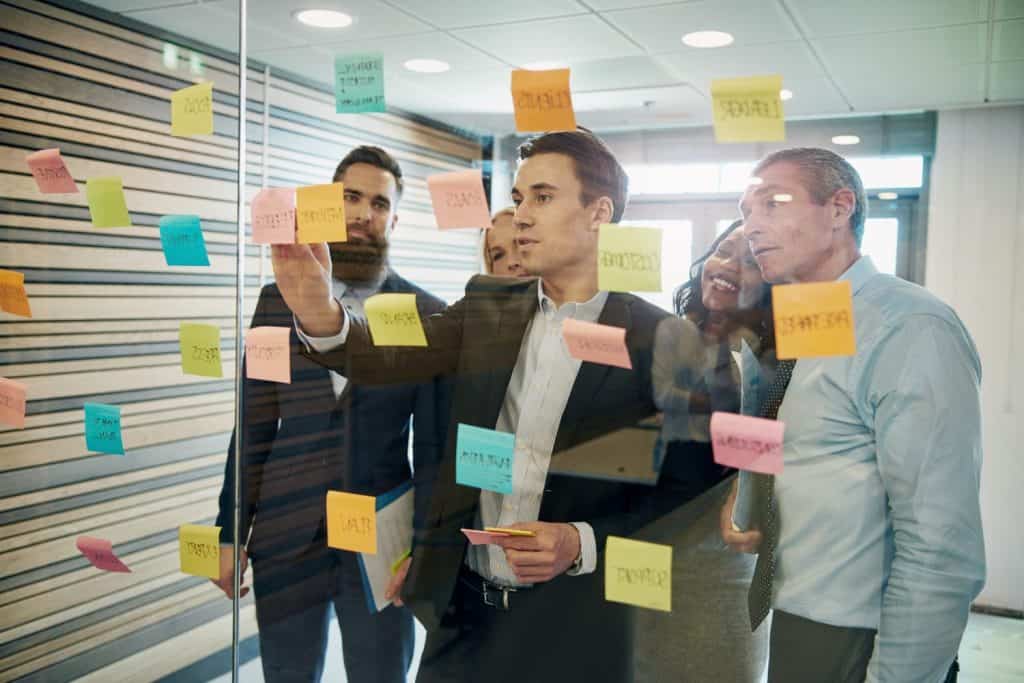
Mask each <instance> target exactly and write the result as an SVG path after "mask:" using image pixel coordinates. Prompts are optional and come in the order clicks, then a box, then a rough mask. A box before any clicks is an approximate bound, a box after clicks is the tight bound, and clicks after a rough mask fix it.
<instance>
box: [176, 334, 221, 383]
mask: <svg viewBox="0 0 1024 683" xmlns="http://www.w3.org/2000/svg"><path fill="white" fill-rule="evenodd" d="M178 340H179V342H180V343H181V370H182V372H184V373H185V374H186V375H200V376H202V377H223V376H224V370H223V368H221V364H220V328H219V327H217V326H216V325H205V324H203V323H181V325H180V326H179V328H178Z"/></svg>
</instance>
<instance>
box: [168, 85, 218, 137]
mask: <svg viewBox="0 0 1024 683" xmlns="http://www.w3.org/2000/svg"><path fill="white" fill-rule="evenodd" d="M212 133H213V83H209V82H207V83H199V84H198V85H191V86H189V87H187V88H182V89H181V90H179V91H177V92H176V93H174V94H172V95H171V135H210V134H212Z"/></svg>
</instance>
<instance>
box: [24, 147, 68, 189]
mask: <svg viewBox="0 0 1024 683" xmlns="http://www.w3.org/2000/svg"><path fill="white" fill-rule="evenodd" d="M25 162H26V163H27V164H28V168H29V170H30V171H32V177H33V178H35V179H36V185H37V186H38V187H39V191H40V192H42V193H43V194H70V193H72V192H78V185H76V184H75V179H74V178H72V177H71V172H70V171H68V167H67V165H66V164H65V163H64V159H63V158H62V157H61V155H60V150H59V149H56V148H54V149H41V150H39V151H38V152H33V153H32V154H29V155H28V156H27V157H25Z"/></svg>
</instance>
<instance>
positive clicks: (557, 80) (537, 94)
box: [512, 69, 576, 133]
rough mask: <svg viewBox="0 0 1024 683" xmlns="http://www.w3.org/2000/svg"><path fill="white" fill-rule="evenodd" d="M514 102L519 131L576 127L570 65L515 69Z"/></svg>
mask: <svg viewBox="0 0 1024 683" xmlns="http://www.w3.org/2000/svg"><path fill="white" fill-rule="evenodd" d="M512 106H513V108H514V109H515V116H516V132H518V133H546V132H554V131H560V130H576V114H575V112H574V111H573V108H572V94H571V92H570V90H569V69H551V70H547V71H531V70H528V69H515V70H514V71H512Z"/></svg>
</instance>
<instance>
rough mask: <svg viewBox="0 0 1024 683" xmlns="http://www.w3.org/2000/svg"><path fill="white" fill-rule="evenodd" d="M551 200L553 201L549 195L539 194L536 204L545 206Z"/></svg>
mask: <svg viewBox="0 0 1024 683" xmlns="http://www.w3.org/2000/svg"><path fill="white" fill-rule="evenodd" d="M552 199H554V197H553V196H551V195H549V194H539V195H537V203H538V204H547V203H548V202H549V201H551V200H552Z"/></svg>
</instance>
